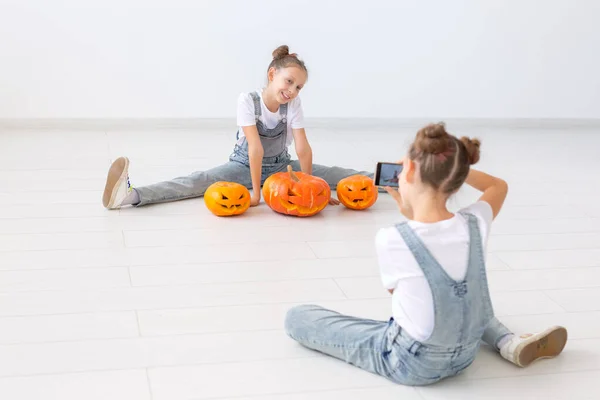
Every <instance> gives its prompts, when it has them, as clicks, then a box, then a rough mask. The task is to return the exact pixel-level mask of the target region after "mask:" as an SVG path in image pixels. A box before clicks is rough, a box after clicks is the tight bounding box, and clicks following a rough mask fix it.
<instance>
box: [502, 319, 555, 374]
mask: <svg viewBox="0 0 600 400" xmlns="http://www.w3.org/2000/svg"><path fill="white" fill-rule="evenodd" d="M566 344H567V330H566V329H565V328H563V327H562V326H553V327H551V328H548V329H546V330H545V331H543V332H541V333H535V334H532V333H527V334H524V335H521V336H517V335H514V336H513V337H512V339H510V340H509V341H508V342H507V343H506V344H504V346H502V348H501V349H500V354H501V355H502V357H504V358H505V359H507V360H508V361H510V362H512V363H513V364H516V365H518V366H519V367H526V366H528V365H529V364H531V363H532V362H534V361H535V360H538V359H542V358H552V357H556V356H557V355H559V354H560V353H561V352H562V351H563V349H564V348H565V345H566Z"/></svg>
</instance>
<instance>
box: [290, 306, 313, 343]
mask: <svg viewBox="0 0 600 400" xmlns="http://www.w3.org/2000/svg"><path fill="white" fill-rule="evenodd" d="M316 309H320V307H319V306H315V305H308V304H305V305H301V306H295V307H292V308H290V309H289V310H288V312H287V313H286V315H285V332H286V333H287V334H288V336H290V337H292V338H294V337H295V336H296V334H297V333H298V332H300V331H301V330H302V329H303V328H304V327H306V326H307V324H308V322H309V319H310V318H308V316H309V313H310V312H311V311H314V310H316Z"/></svg>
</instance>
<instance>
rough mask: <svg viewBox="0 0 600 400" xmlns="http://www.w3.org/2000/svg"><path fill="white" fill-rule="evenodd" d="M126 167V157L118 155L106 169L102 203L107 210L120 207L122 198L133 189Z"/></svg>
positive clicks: (127, 162)
mask: <svg viewBox="0 0 600 400" xmlns="http://www.w3.org/2000/svg"><path fill="white" fill-rule="evenodd" d="M128 169H129V159H128V158H127V157H119V158H117V159H116V160H115V161H114V162H113V163H112V165H111V166H110V169H109V170H108V176H107V177H106V186H105V187H104V195H103V196H102V204H103V205H104V207H106V208H108V209H109V210H114V209H117V208H121V205H122V203H123V200H125V199H126V198H127V196H128V195H129V194H130V193H131V191H132V190H133V188H132V187H131V184H130V183H129V173H128Z"/></svg>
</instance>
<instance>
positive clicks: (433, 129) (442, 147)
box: [414, 123, 451, 154]
mask: <svg viewBox="0 0 600 400" xmlns="http://www.w3.org/2000/svg"><path fill="white" fill-rule="evenodd" d="M450 139H451V138H450V135H448V132H446V127H445V126H444V124H443V123H439V124H429V125H427V126H425V127H423V128H421V129H420V130H419V131H418V132H417V138H416V139H415V143H414V145H415V148H416V149H417V150H418V151H422V152H424V153H431V154H439V153H444V152H445V151H447V150H448V148H449V147H450Z"/></svg>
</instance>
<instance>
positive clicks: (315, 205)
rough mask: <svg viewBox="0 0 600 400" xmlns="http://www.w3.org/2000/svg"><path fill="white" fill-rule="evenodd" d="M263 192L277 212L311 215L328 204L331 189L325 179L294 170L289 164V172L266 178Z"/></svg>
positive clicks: (301, 215)
mask: <svg viewBox="0 0 600 400" xmlns="http://www.w3.org/2000/svg"><path fill="white" fill-rule="evenodd" d="M262 194H263V198H264V199H265V203H267V205H268V206H269V207H271V209H272V210H273V211H275V212H278V213H281V214H286V215H294V216H297V217H310V216H311V215H315V214H317V213H318V212H320V211H321V210H323V209H324V208H325V207H326V206H327V204H328V202H329V199H330V198H331V189H330V188H329V184H327V182H325V180H324V179H321V178H319V177H316V176H312V175H308V174H304V173H302V172H294V171H292V167H291V166H289V165H288V172H278V173H276V174H273V175H271V176H270V177H268V178H267V179H266V180H265V183H264V185H263V189H262Z"/></svg>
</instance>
